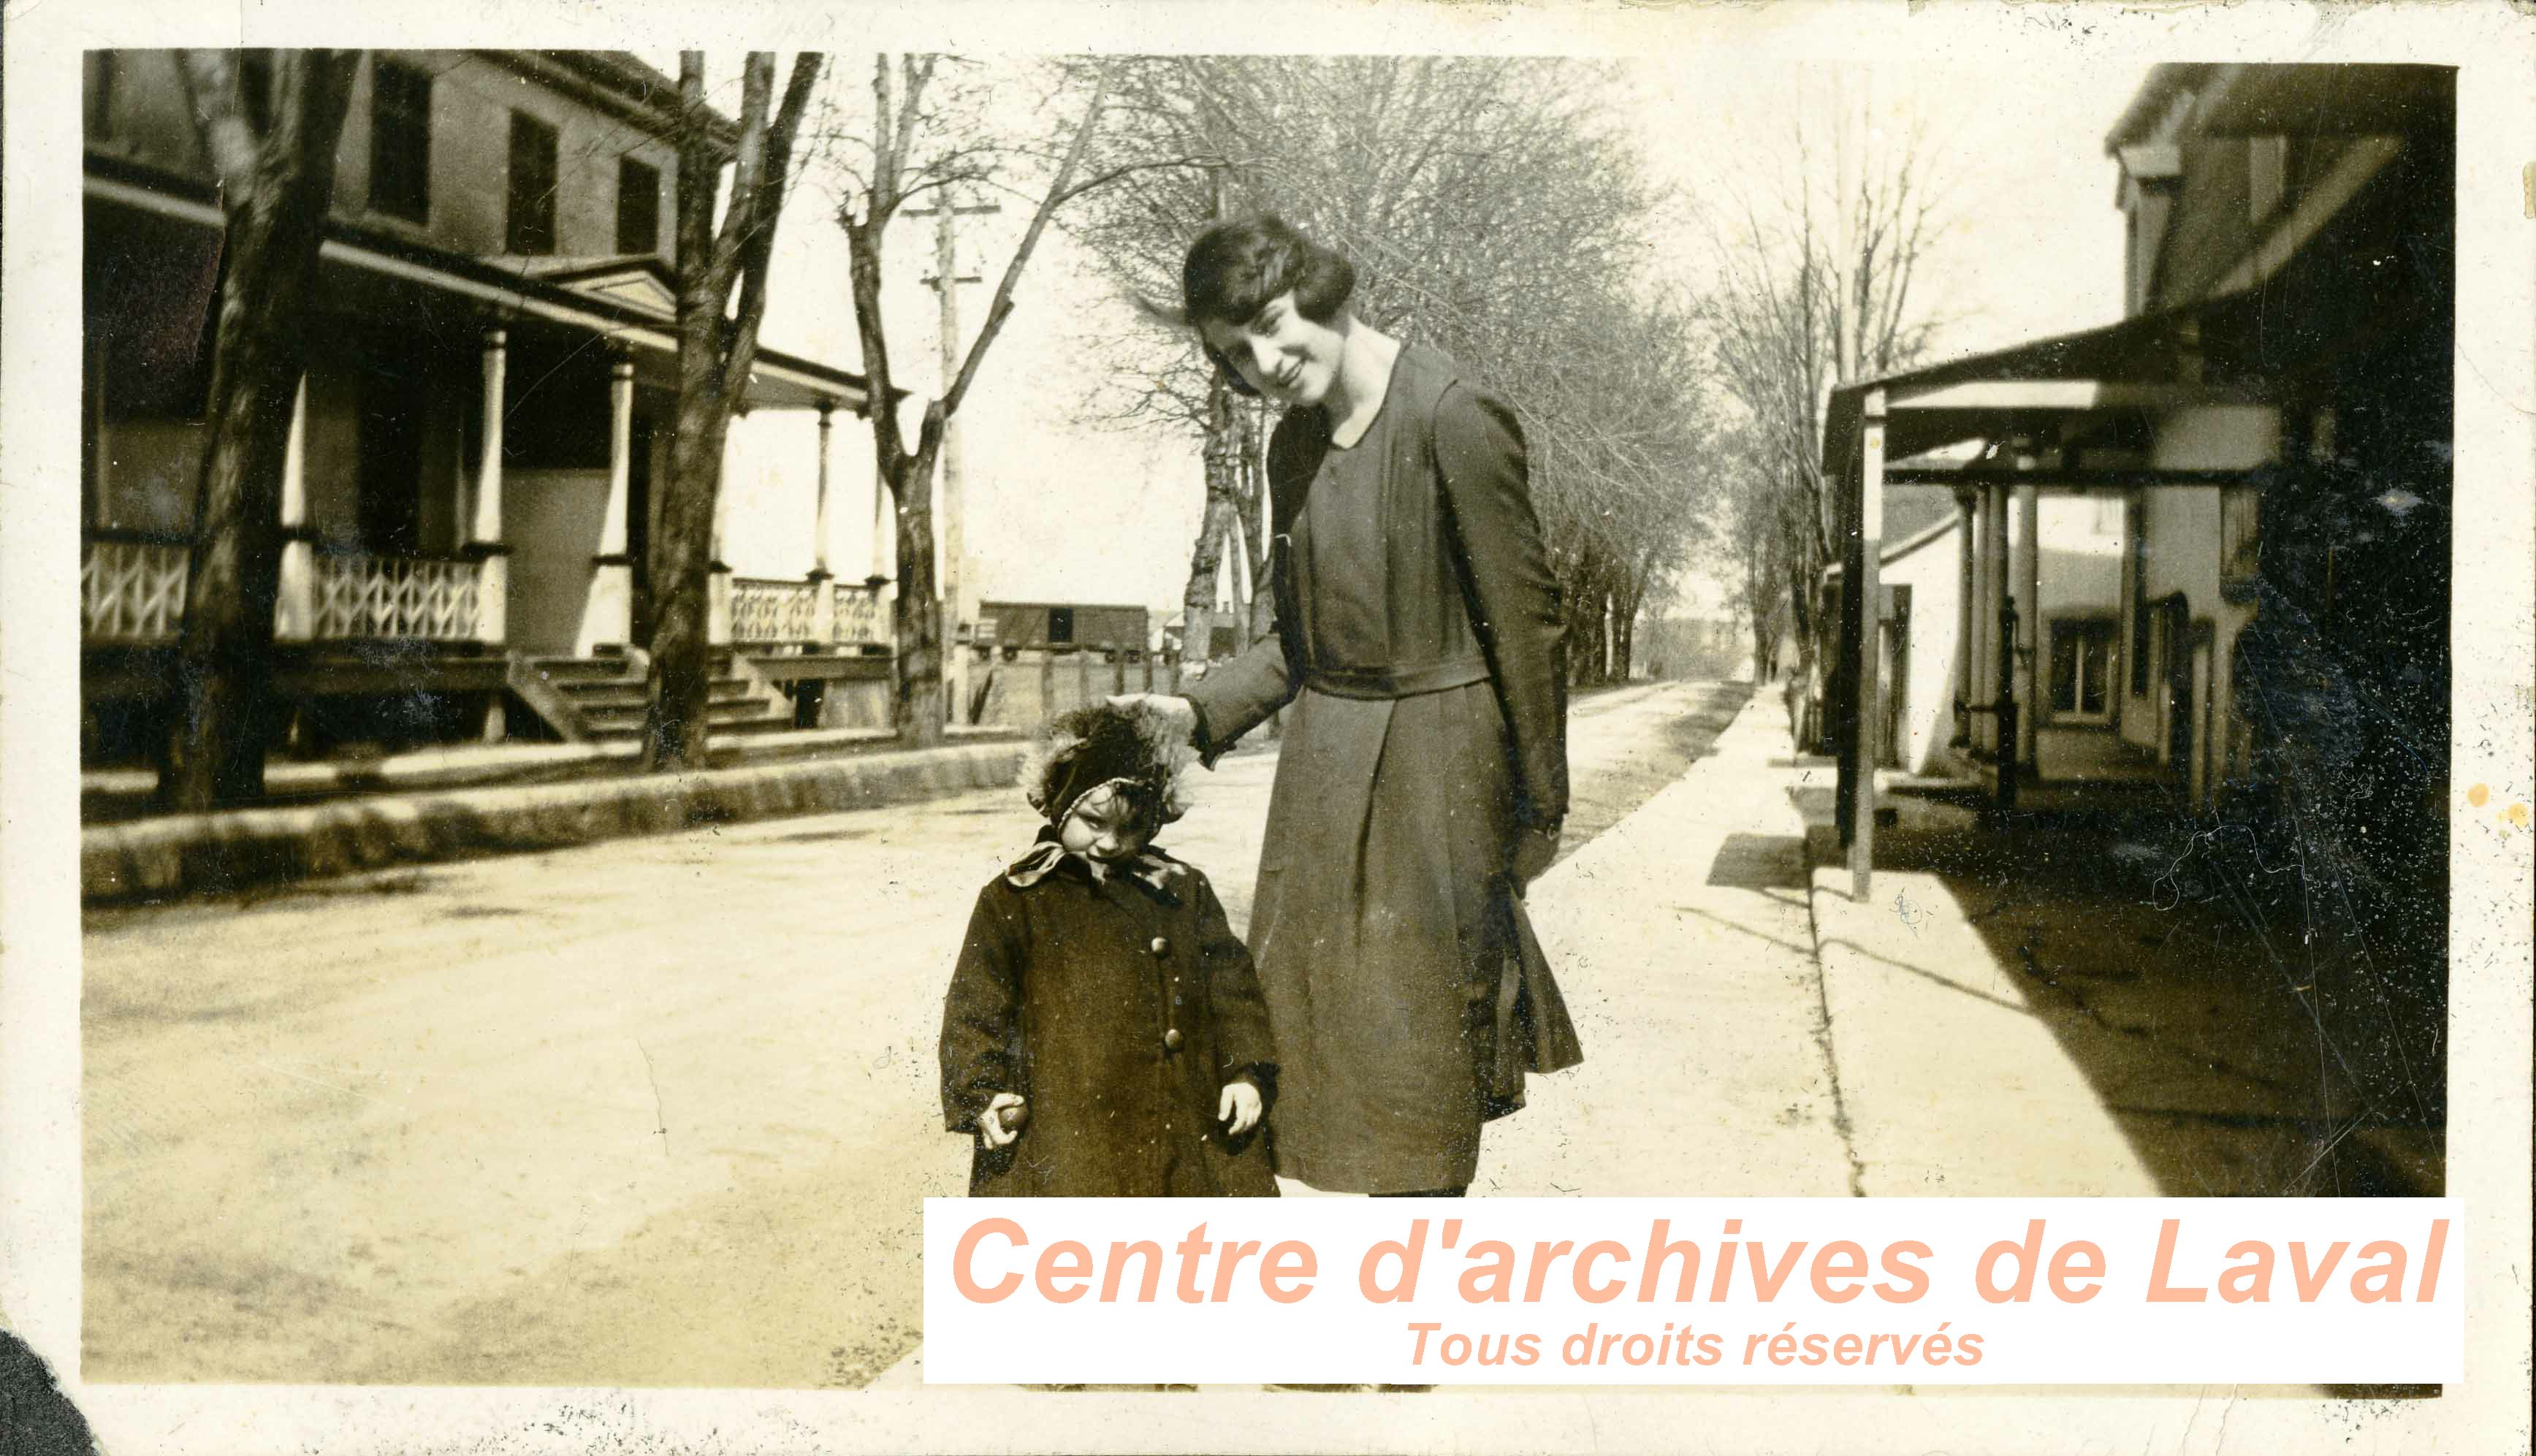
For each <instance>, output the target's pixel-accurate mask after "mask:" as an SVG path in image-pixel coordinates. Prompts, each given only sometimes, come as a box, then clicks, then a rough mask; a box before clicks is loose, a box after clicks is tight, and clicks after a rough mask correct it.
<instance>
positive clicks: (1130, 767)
mask: <svg viewBox="0 0 2536 1456" xmlns="http://www.w3.org/2000/svg"><path fill="white" fill-rule="evenodd" d="M1196 758H1197V750H1196V749H1195V748H1193V747H1191V746H1190V744H1189V742H1188V733H1187V729H1186V728H1185V727H1183V726H1181V725H1178V724H1175V723H1173V720H1172V719H1171V718H1170V717H1169V716H1167V715H1165V714H1163V713H1161V712H1158V711H1156V710H1155V709H1154V708H1152V707H1151V706H1149V705H1147V704H1143V703H1138V704H1136V705H1134V706H1133V707H1123V708H1122V707H1118V706H1116V705H1114V704H1110V703H1107V702H1104V703H1096V704H1093V705H1092V706H1090V707H1087V708H1076V709H1074V710H1072V711H1071V712H1066V713H1060V714H1058V715H1056V716H1055V717H1054V718H1051V719H1049V720H1048V721H1047V722H1046V724H1043V725H1042V726H1041V727H1040V730H1039V732H1038V733H1037V734H1036V735H1035V736H1034V737H1033V739H1032V741H1031V751H1030V753H1029V755H1028V756H1027V757H1026V758H1024V759H1023V761H1022V774H1021V781H1022V792H1023V793H1024V795H1026V796H1027V797H1028V798H1029V799H1030V802H1031V807H1032V808H1035V809H1037V810H1039V811H1040V812H1041V813H1042V814H1044V815H1046V818H1047V822H1049V823H1050V824H1062V823H1064V822H1065V816H1066V815H1068V814H1070V813H1072V812H1074V806H1075V804H1077V803H1079V802H1081V801H1082V799H1083V796H1084V795H1085V794H1087V793H1090V792H1091V791H1094V790H1096V789H1099V788H1102V787H1104V786H1106V785H1110V784H1125V785H1126V786H1128V787H1130V788H1132V789H1134V790H1135V791H1138V792H1139V793H1140V794H1141V795H1142V796H1143V797H1144V798H1145V800H1146V802H1148V803H1150V804H1152V805H1153V807H1154V810H1155V813H1156V815H1157V818H1158V820H1159V822H1161V823H1164V824H1169V823H1170V822H1172V821H1173V820H1174V819H1177V818H1178V817H1179V816H1180V815H1182V814H1184V813H1186V812H1188V795H1187V792H1186V791H1185V789H1184V787H1183V782H1182V781H1183V775H1184V773H1185V771H1186V770H1187V768H1188V766H1189V764H1191V763H1192V762H1194V761H1195V760H1196Z"/></svg>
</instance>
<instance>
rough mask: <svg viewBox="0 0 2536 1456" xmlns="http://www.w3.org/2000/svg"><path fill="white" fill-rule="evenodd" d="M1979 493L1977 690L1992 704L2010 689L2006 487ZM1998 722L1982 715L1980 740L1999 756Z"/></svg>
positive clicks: (2000, 486)
mask: <svg viewBox="0 0 2536 1456" xmlns="http://www.w3.org/2000/svg"><path fill="white" fill-rule="evenodd" d="M1983 495H1984V500H1983V503H1982V610H1983V613H1984V615H1983V618H1982V673H1981V678H1982V684H1981V690H1982V697H1983V699H1984V700H1985V701H1987V702H1989V703H1991V704H1993V705H1996V704H1997V703H1998V701H1999V700H2000V699H2002V698H2004V697H2006V696H2008V695H2009V694H2010V692H2011V691H2012V688H2011V685H2010V684H2011V681H2012V679H2011V678H2010V677H2009V676H2008V663H2007V658H2006V655H2005V651H2004V643H2005V637H2004V623H2005V621H2006V618H2007V613H2008V611H2009V608H2010V602H2009V600H2008V595H2007V487H2006V486H2004V485H1993V486H1990V487H1989V488H1988V489H1986V490H1985V491H1984V492H1983ZM1999 725H2000V719H1999V718H1998V717H1997V715H1996V714H1992V715H1988V716H1986V719H1985V726H1984V728H1983V732H1982V737H1981V742H1982V746H1984V747H1985V748H1988V749H1989V750H1990V752H1991V753H1992V755H1993V756H1994V757H1999V758H2003V757H2005V755H2004V754H2003V753H2001V751H2000V747H2001V738H2000V730H1999Z"/></svg>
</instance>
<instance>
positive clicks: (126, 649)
mask: <svg viewBox="0 0 2536 1456" xmlns="http://www.w3.org/2000/svg"><path fill="white" fill-rule="evenodd" d="M87 194H88V195H87V215H88V221H89V228H88V235H89V241H88V292H89V298H90V303H89V314H88V347H87V350H86V358H85V359H84V360H83V364H84V369H83V374H84V384H85V389H84V392H83V394H84V403H85V406H86V411H87V414H88V417H87V419H86V420H84V421H83V423H84V426H85V428H84V435H85V437H86V440H87V442H88V445H89V449H88V451H87V454H86V457H85V462H84V463H85V466H86V469H85V471H84V479H83V497H82V517H83V532H82V550H81V572H80V580H81V606H82V613H81V629H82V646H83V650H84V660H85V667H86V672H85V677H84V697H85V698H86V699H87V700H88V702H89V703H90V705H91V707H92V710H93V716H94V715H95V711H98V710H101V711H102V712H103V713H104V714H105V716H106V717H107V718H109V719H118V718H119V719H124V720H133V719H140V718H146V717H148V716H149V715H150V714H151V713H153V712H155V711H156V710H157V706H158V705H159V704H160V703H163V702H164V701H165V699H166V684H167V682H168V681H169V672H170V671H171V669H172V659H173V651H174V643H175V640H176V637H177V633H178V629H179V627H180V625H181V621H182V615H183V608H184V594H185V584H186V576H187V558H188V555H189V552H190V547H191V542H192V531H193V519H192V518H193V504H194V503H193V489H194V480H195V476H196V474H197V472H198V470H199V462H200V458H201V448H202V445H201V433H202V432H201V426H200V418H201V411H202V406H203V398H204V395H205V394H206V393H207V391H208V385H209V379H208V375H209V358H208V354H209V348H210V339H209V333H208V330H207V329H205V328H204V325H203V320H204V318H205V317H206V313H207V307H208V304H209V301H210V299H211V298H212V296H214V293H215V291H216V289H217V285H218V269H219V249H220V237H221V232H220V227H221V222H220V217H219V214H218V212H217V210H216V209H215V208H214V206H213V204H212V203H211V201H210V200H209V198H208V197H195V196H189V195H186V194H185V192H184V191H183V190H182V189H179V188H173V187H171V186H170V185H169V183H168V180H167V179H166V178H164V177H159V176H156V175H149V176H143V175H137V174H136V175H132V176H123V175H119V174H118V173H117V172H116V170H115V169H114V167H113V166H112V165H111V164H99V163H97V162H96V161H95V160H94V159H93V161H92V171H91V174H90V176H89V178H88V184H87ZM316 308H317V313H318V319H319V322H318V324H317V326H316V328H315V329H314V331H313V336H312V339H311V347H310V362H309V368H308V372H307V374H306V375H305V376H304V377H303V379H302V382H301V385H300V389H299V391H298V394H297V397H296V400H295V404H294V410H293V414H292V420H291V426H290V436H289V446H288V450H287V454H286V458H285V467H284V477H283V481H282V520H281V525H282V528H283V534H284V542H285V543H284V547H283V551H284V555H283V560H282V578H281V587H280V598H279V601H278V602H277V605H276V611H275V630H276V639H277V645H278V648H279V656H280V658H281V661H280V662H279V663H278V664H277V666H278V667H279V668H280V672H279V674H278V681H279V684H280V686H281V688H282V690H283V691H284V692H285V694H287V695H289V696H290V697H292V698H293V699H294V700H299V701H313V700H316V699H322V698H335V699H347V700H349V699H354V698H376V697H379V696H381V695H387V696H399V695H402V696H404V697H407V698H409V699H411V698H412V697H413V696H414V695H417V694H421V695H429V696H431V697H433V698H435V699H437V700H438V701H435V702H432V703H429V704H422V703H412V704H409V707H411V708H412V714H411V715H409V716H416V715H418V717H417V718H416V722H415V724H414V728H416V730H417V732H419V733H421V734H422V735H424V736H448V735H450V733H451V732H452V731H453V730H456V729H459V728H468V727H469V726H466V725H456V724H451V723H439V722H428V723H426V722H422V721H421V720H424V719H432V718H434V717H435V716H437V717H447V716H449V715H450V714H451V713H456V714H458V715H459V716H460V717H464V716H466V715H467V714H468V713H471V712H472V713H474V714H475V715H477V716H478V721H477V722H476V723H475V725H473V726H472V729H473V730H475V731H490V732H493V733H496V734H498V733H499V732H500V731H501V730H502V715H501V714H500V712H499V709H500V706H501V702H502V685H503V683H504V681H505V676H506V673H507V672H508V671H509V670H510V665H511V664H513V663H514V662H515V661H521V660H530V661H534V660H552V659H566V660H590V659H599V658H613V659H618V660H620V661H621V660H622V659H624V658H625V657H626V656H627V654H628V649H629V648H632V647H634V646H635V645H637V644H640V643H641V642H643V641H645V640H647V638H648V634H649V629H650V616H651V610H652V591H651V583H650V581H649V580H648V577H649V572H648V560H649V556H650V544H651V539H652V535H653V531H654V528H655V525H656V522H657V511H658V507H657V497H656V491H655V488H654V487H655V482H656V481H658V480H661V479H663V478H665V476H666V470H667V465H668V448H667V447H668V440H669V437H670V433H671V431H672V429H673V427H674V405H675V369H676V342H675V337H674V334H673V332H672V327H671V320H672V317H673V299H672V295H671V292H670V277H669V275H668V273H667V271H666V268H665V267H664V265H663V264H662V263H661V262H660V261H659V260H658V259H654V258H614V259H555V258H538V259H526V258H491V259H478V258H472V257H464V256H459V255H455V254H450V253H447V252H444V251H440V250H437V249H432V248H428V247H425V246H422V245H420V244H418V243H415V242H413V241H412V240H411V239H408V238H405V237H401V236H395V235H390V234H387V233H385V232H380V231H373V230H369V229H366V228H364V227H361V226H358V225H354V224H350V223H346V222H338V223H336V224H334V225H333V226H332V227H331V228H330V235H329V238H328V240H327V241H326V243H325V244H324V246H323V250H322V252H321V255H320V275H319V281H318V299H317V303H316ZM866 404H867V393H866V391H865V390H864V387H863V383H862V381H861V380H860V379H859V378H858V377H856V376H854V375H852V374H848V373H846V372H844V371H842V370H837V369H834V368H831V367H829V366H826V365H823V364H818V363H815V362H813V361H810V360H806V359H800V358H796V357H793V356H791V355H787V354H784V353H782V352H779V351H775V350H761V352H760V355H759V359H758V365H757V368H756V370H755V371H754V373H753V375H752V377H751V379H750V381H749V385H748V389H747V393H746V398H745V400H744V402H743V405H742V408H743V409H744V410H761V409H766V410H806V411H815V412H816V413H817V415H818V419H819V426H820V429H819V443H820V450H819V456H818V471H817V480H816V483H815V491H816V495H815V510H816V512H817V516H818V520H819V523H820V526H819V529H818V530H817V531H816V533H815V539H816V540H817V541H818V542H819V545H818V546H817V547H816V549H815V558H814V559H813V560H812V561H811V563H810V569H809V570H808V571H807V572H806V573H805V574H804V575H803V576H802V577H800V578H797V579H794V578H788V579H780V580H778V579H762V578H753V579H735V578H734V577H733V574H732V573H731V572H730V570H729V568H728V567H726V566H723V565H721V563H720V561H719V559H717V562H716V566H715V570H714V573H713V578H712V615H711V620H712V629H713V640H714V642H715V643H716V644H717V645H720V646H724V647H728V648H730V649H732V650H734V651H737V652H740V653H756V654H772V655H781V656H785V657H788V658H802V659H807V660H822V661H824V660H832V659H841V658H862V657H869V656H872V655H879V656H883V657H885V656H886V654H887V651H888V648H887V642H888V638H887V633H886V618H885V615H884V614H883V613H882V612H881V611H880V610H879V601H880V588H881V586H882V585H883V584H881V583H878V582H867V581H856V582H841V581H838V580H837V579H836V578H835V576H834V574H833V573H832V572H830V570H829V569H828V561H827V560H826V547H825V542H826V541H827V539H828V537H829V533H828V531H827V530H826V529H825V525H826V519H827V516H828V513H829V497H830V493H831V492H830V488H829V487H830V482H829V451H828V448H827V446H828V442H829V439H830V436H831V432H832V420H833V416H834V414H835V413H836V411H839V410H841V409H842V410H846V411H856V412H859V411H862V410H863V409H865V408H866ZM726 498H728V497H726ZM726 509H727V508H726ZM721 528H722V522H721V521H720V520H718V521H717V523H716V537H717V540H716V545H717V551H716V555H717V558H719V557H720V554H721V552H720V549H719V546H720V537H721ZM820 665H821V662H820V661H812V662H805V663H804V665H803V667H802V669H801V673H800V675H802V676H804V677H810V678H815V677H818V676H820V675H822V674H821V672H820V671H819V670H818V668H819V666H820ZM827 675H842V670H841V672H840V673H831V674H827ZM452 700H464V703H463V704H458V705H456V706H453V701H452ZM467 705H472V707H470V706H467ZM488 710H490V711H489V712H488ZM109 736H112V734H111V733H109Z"/></svg>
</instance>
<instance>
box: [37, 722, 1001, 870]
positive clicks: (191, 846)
mask: <svg viewBox="0 0 2536 1456" xmlns="http://www.w3.org/2000/svg"><path fill="white" fill-rule="evenodd" d="M1022 752H1023V744H1022V743H1021V742H1020V741H1019V740H1018V739H1015V738H1012V737H1009V736H999V737H998V738H996V739H994V740H989V741H983V742H968V743H955V744H948V745H945V746H942V747H938V748H916V749H903V750H898V751H895V752H860V753H852V754H846V755H841V756H832V757H827V758H810V759H799V760H794V761H790V762H777V763H768V764H762V765H759V766H756V767H747V768H717V769H708V770H705V771H703V772H700V773H693V774H680V775H674V776H673V775H651V774H630V773H617V774H608V775H605V776H603V777H594V778H583V779H576V780H572V781H570V782H565V783H548V784H507V785H496V786H493V787H486V788H475V789H459V790H450V791H442V792H429V793H403V794H398V793H388V794H354V795H349V796H343V797H336V798H330V799H325V800H322V801H320V802H316V803H312V804H307V805H297V806H286V807H277V808H253V809H232V810H227V811H223V812H219V813H210V814H174V815H167V816H164V817H160V818H155V819H142V820H135V821H133V822H130V823H122V824H93V825H90V826H88V827H86V828H84V829H82V830H81V831H80V896H81V899H82V901H83V902H85V903H87V904H90V905H98V904H110V903H116V902H125V901H136V900H159V899H171V898H175V897H179V896H186V895H222V894H235V893H238V892H241V891H247V890H252V889H255V888H257V887H259V886H263V885H268V884H274V883H278V882H284V881H291V880H303V879H312V878H316V877H319V876H324V875H339V874H350V873H353V872H356V871H359V870H368V869H380V868H385V867H388V866H391V865H397V864H419V863H429V862H435V861H440V860H448V859H463V858H473V857H475V856H477V855H495V854H510V853H517V852H521V851H529V850H553V849H562V848H567V847H570V846H574V845H585V844H593V843H596V842H598V841H601V840H608V839H620V838H624V837H626V836H630V835H641V834H665V833H669V832H673V831H676V830H680V829H688V828H693V827H696V826H700V825H705V824H722V823H730V822H734V821H742V820H750V819H766V818H774V817H777V816H780V815H788V814H810V813H823V812H829V811H833V810H838V809H863V808H874V807H877V806H879V805H882V804H892V803H906V802H910V801H913V800H916V799H921V798H930V797H933V796H935V795H938V794H944V793H952V792H957V791H961V790H966V789H989V788H997V787H1000V786H1003V785H1007V784H1010V783H1012V782H1013V776H1014V774H1015V773H1017V772H1019V769H1020V764H1021V757H1022Z"/></svg>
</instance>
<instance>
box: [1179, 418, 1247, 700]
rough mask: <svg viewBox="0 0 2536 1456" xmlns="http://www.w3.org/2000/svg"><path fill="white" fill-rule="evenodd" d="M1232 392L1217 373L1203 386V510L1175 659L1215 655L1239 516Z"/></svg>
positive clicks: (1182, 601)
mask: <svg viewBox="0 0 2536 1456" xmlns="http://www.w3.org/2000/svg"><path fill="white" fill-rule="evenodd" d="M1237 404H1238V402H1237V401H1236V400H1235V399H1234V397H1233V391H1232V390H1231V389H1230V388H1228V387H1227V386H1226V385H1225V382H1224V379H1223V376H1221V375H1218V376H1217V377H1216V378H1215V380H1214V381H1213V382H1211V383H1210V384H1208V386H1207V409H1206V444H1205V449H1204V452H1203V459H1204V461H1205V471H1206V510H1205V513H1204V514H1203V515H1201V516H1200V517H1199V518H1198V527H1197V544H1196V546H1195V547H1194V548H1193V549H1192V550H1191V551H1190V552H1189V575H1188V586H1187V587H1186V588H1185V589H1184V590H1183V591H1182V592H1181V593H1180V624H1181V625H1180V663H1181V671H1182V672H1183V673H1185V672H1186V671H1187V667H1188V665H1189V664H1191V663H1203V662H1205V661H1207V660H1208V659H1209V658H1212V657H1213V656H1214V655H1215V594H1216V588H1217V584H1218V579H1219V578H1220V577H1221V575H1222V573H1223V570H1224V542H1225V538H1227V537H1228V536H1229V535H1230V534H1231V533H1232V531H1233V529H1234V526H1235V523H1236V520H1237V518H1238V517H1239V515H1240V512H1241V505H1240V501H1239V494H1238V492H1239V475H1240V471H1241V458H1240V451H1241V438H1240V435H1241V431H1240V426H1239V423H1238V419H1237V416H1238V414H1239V411H1238V409H1237V408H1236V407H1237Z"/></svg>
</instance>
